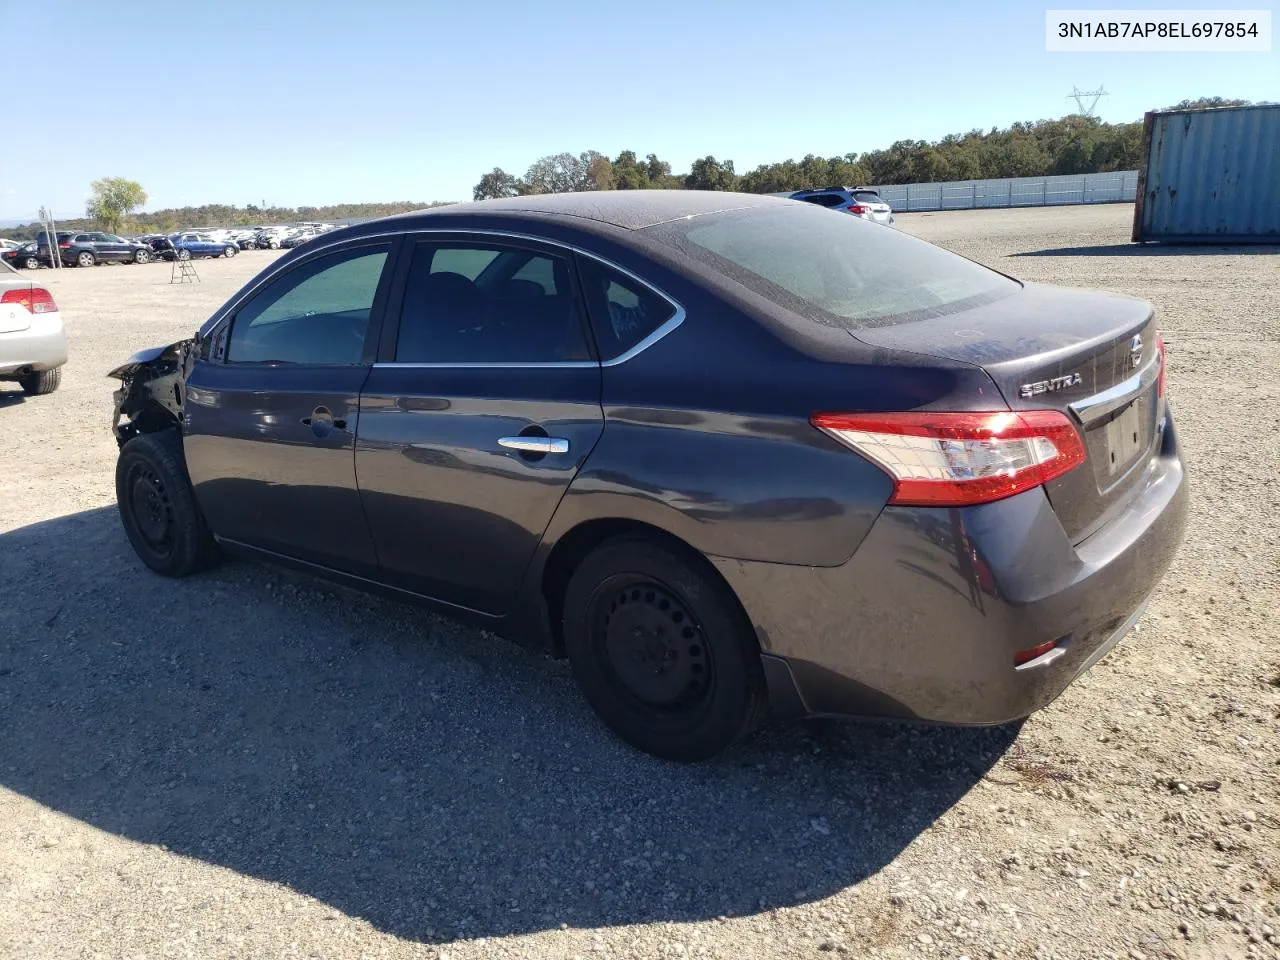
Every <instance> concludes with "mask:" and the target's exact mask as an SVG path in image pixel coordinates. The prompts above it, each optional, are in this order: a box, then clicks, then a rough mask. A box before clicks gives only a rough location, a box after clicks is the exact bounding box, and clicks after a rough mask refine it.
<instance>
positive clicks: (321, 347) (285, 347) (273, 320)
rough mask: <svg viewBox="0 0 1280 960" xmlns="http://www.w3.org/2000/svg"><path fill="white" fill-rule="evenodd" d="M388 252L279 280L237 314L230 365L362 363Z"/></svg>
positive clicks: (337, 258)
mask: <svg viewBox="0 0 1280 960" xmlns="http://www.w3.org/2000/svg"><path fill="white" fill-rule="evenodd" d="M387 250H388V248H387V247H385V246H380V247H358V248H355V249H353V250H344V251H342V252H340V253H334V254H330V255H328V256H324V257H317V258H316V259H315V260H309V261H307V262H306V263H303V264H300V265H299V266H297V267H294V268H293V269H291V270H289V271H288V272H287V273H285V274H284V275H283V276H282V277H279V278H278V279H276V280H275V281H274V282H273V283H272V284H271V285H270V286H268V287H267V288H266V289H265V290H263V291H261V292H260V293H258V294H257V295H256V296H254V297H253V298H252V299H251V300H249V302H248V303H246V304H245V305H244V306H243V307H241V308H240V310H239V311H238V312H237V313H236V316H235V320H234V321H233V322H232V325H231V339H230V342H229V343H228V345H227V361H228V362H230V363H325V364H343V365H357V364H360V363H361V362H362V361H363V357H364V343H365V335H366V332H367V331H368V327H369V316H370V314H371V313H372V312H373V301H374V298H375V297H376V296H377V292H378V285H379V283H380V281H381V279H382V271H383V267H384V266H385V265H386V261H387Z"/></svg>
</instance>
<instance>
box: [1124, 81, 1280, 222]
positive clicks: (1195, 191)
mask: <svg viewBox="0 0 1280 960" xmlns="http://www.w3.org/2000/svg"><path fill="white" fill-rule="evenodd" d="M1141 157H1142V166H1141V168H1140V169H1139V170H1138V191H1137V193H1138V196H1137V202H1136V203H1135V204H1134V209H1133V239H1134V240H1138V241H1147V240H1160V241H1164V242H1166V243H1280V104H1267V105H1262V106H1255V107H1217V108H1214V109H1209V110H1161V111H1153V112H1151V113H1148V114H1147V115H1146V120H1145V122H1144V125H1143V135H1142V153H1141Z"/></svg>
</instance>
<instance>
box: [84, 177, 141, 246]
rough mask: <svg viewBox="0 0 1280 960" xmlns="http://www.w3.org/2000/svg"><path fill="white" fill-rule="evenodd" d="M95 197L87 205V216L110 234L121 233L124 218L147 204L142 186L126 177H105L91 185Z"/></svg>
mask: <svg viewBox="0 0 1280 960" xmlns="http://www.w3.org/2000/svg"><path fill="white" fill-rule="evenodd" d="M90 187H91V188H92V190H93V196H91V197H90V198H89V202H88V203H86V204H85V214H86V215H87V216H88V217H90V218H91V219H93V220H97V221H98V222H99V223H100V224H102V228H103V229H104V230H106V231H107V232H108V233H119V232H120V225H121V224H122V223H123V222H124V218H125V217H127V216H128V215H129V214H131V213H133V211H135V210H137V209H138V208H139V207H141V206H142V205H143V204H145V203H146V202H147V192H146V191H145V190H143V189H142V184H140V183H137V182H136V181H134V180H126V179H125V178H124V177H103V178H102V179H101V180H95V181H93V183H91V184H90Z"/></svg>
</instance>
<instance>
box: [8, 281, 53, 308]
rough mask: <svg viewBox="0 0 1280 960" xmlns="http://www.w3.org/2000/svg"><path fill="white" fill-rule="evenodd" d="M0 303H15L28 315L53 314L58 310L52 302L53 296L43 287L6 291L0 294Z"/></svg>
mask: <svg viewBox="0 0 1280 960" xmlns="http://www.w3.org/2000/svg"><path fill="white" fill-rule="evenodd" d="M0 303H16V304H17V305H18V306H20V307H23V308H25V309H26V310H27V311H28V312H29V313H53V312H55V311H56V310H57V309H58V305H57V304H56V303H54V302H53V294H51V293H50V292H49V291H48V290H46V289H45V288H44V287H31V288H29V289H27V290H6V291H5V292H4V293H3V294H0Z"/></svg>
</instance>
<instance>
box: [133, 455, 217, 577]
mask: <svg viewBox="0 0 1280 960" xmlns="http://www.w3.org/2000/svg"><path fill="white" fill-rule="evenodd" d="M116 505H117V507H118V508H119V510H120V520H121V522H122V523H123V524H124V529H125V533H126V534H127V535H128V537H129V542H130V543H131V544H132V545H133V549H134V551H135V552H136V553H137V554H138V557H139V558H140V559H141V560H142V562H143V563H145V564H146V565H147V566H148V567H150V568H151V569H152V570H154V571H155V572H156V573H160V574H164V575H165V576H168V577H181V576H186V575H187V574H189V573H194V572H195V571H196V570H200V569H202V568H203V567H206V566H208V565H209V563H210V562H211V561H212V560H213V558H214V555H215V550H214V545H213V538H212V537H211V536H210V535H209V531H208V529H207V528H206V527H205V523H204V517H203V516H202V515H201V513H200V508H199V506H198V505H197V504H196V499H195V491H194V490H192V489H191V481H190V480H189V479H188V477H187V468H186V465H185V463H184V462H183V459H182V441H181V438H180V437H179V436H178V434H177V432H176V431H173V430H168V431H164V432H162V433H146V434H142V435H140V436H137V437H134V438H133V439H132V440H130V441H129V442H128V443H126V444H125V445H124V447H123V448H122V449H121V450H120V458H119V460H117V461H116Z"/></svg>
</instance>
